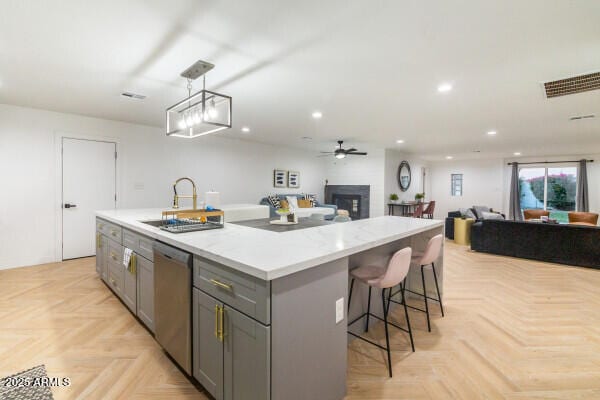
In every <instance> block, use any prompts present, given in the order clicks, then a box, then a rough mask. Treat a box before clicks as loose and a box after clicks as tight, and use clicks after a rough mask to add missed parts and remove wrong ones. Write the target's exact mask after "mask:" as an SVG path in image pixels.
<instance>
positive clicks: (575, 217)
mask: <svg viewBox="0 0 600 400" xmlns="http://www.w3.org/2000/svg"><path fill="white" fill-rule="evenodd" d="M569 224H575V225H590V226H595V225H597V224H598V214H596V213H590V212H570V213H569Z"/></svg>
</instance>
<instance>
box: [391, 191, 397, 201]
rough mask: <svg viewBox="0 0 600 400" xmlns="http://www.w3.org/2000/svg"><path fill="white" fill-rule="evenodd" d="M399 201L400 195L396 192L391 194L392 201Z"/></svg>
mask: <svg viewBox="0 0 600 400" xmlns="http://www.w3.org/2000/svg"><path fill="white" fill-rule="evenodd" d="M397 201H398V195H397V194H396V193H392V194H390V203H396V202H397Z"/></svg>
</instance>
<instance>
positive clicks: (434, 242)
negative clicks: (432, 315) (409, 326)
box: [390, 234, 444, 332]
mask: <svg viewBox="0 0 600 400" xmlns="http://www.w3.org/2000/svg"><path fill="white" fill-rule="evenodd" d="M443 240H444V237H443V236H442V235H441V234H440V235H436V236H434V237H432V238H431V239H429V242H428V243H427V247H426V248H425V252H423V253H417V252H415V253H414V254H413V255H412V259H411V266H420V267H421V282H422V284H423V293H418V292H414V291H412V290H410V289H406V288H403V287H402V286H401V287H400V290H398V291H397V292H396V293H392V294H391V296H394V295H396V294H398V293H400V292H403V291H407V292H410V293H412V294H416V295H418V296H422V297H423V299H424V300H425V309H424V310H423V309H422V308H417V307H413V306H408V308H412V309H413V310H417V311H421V312H424V313H425V314H427V330H428V331H429V332H431V322H430V321H429V304H428V303H427V299H429V300H433V301H437V302H438V303H440V310H441V311H442V317H443V316H444V306H443V305H442V297H441V296H440V287H439V286H438V281H437V274H436V273H435V264H434V261H435V260H437V258H438V257H439V255H440V252H441V251H442V243H443ZM429 266H431V269H432V271H433V280H434V282H435V290H436V291H437V299H434V298H433V297H429V296H427V288H426V286H425V267H429ZM390 300H391V301H392V302H393V303H397V304H401V303H400V302H398V301H396V300H393V299H391V297H390ZM402 302H404V303H405V301H404V293H402ZM405 307H406V304H405Z"/></svg>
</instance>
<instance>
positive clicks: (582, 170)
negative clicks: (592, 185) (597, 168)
mask: <svg viewBox="0 0 600 400" xmlns="http://www.w3.org/2000/svg"><path fill="white" fill-rule="evenodd" d="M588 193H589V191H588V181H587V160H580V161H579V171H578V172H577V211H585V212H587V211H589V210H590V201H589V198H588V197H589V196H588Z"/></svg>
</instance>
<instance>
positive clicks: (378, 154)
mask: <svg viewBox="0 0 600 400" xmlns="http://www.w3.org/2000/svg"><path fill="white" fill-rule="evenodd" d="M368 153H369V154H368V155H367V156H364V157H363V156H348V157H346V158H343V159H341V160H338V159H336V158H334V157H331V158H329V157H325V158H323V159H324V160H325V174H324V177H325V179H327V180H328V181H329V184H330V185H370V186H371V187H370V199H369V201H370V210H369V212H370V217H371V218H372V217H379V216H381V215H383V212H384V196H383V193H384V164H385V161H384V157H385V153H384V151H383V150H369V152H368Z"/></svg>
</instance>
